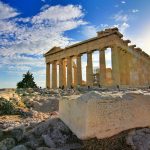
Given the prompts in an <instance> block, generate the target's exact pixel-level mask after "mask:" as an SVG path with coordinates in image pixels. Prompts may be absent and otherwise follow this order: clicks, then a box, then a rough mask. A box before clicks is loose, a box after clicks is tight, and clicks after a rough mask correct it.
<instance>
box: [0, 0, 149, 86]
mask: <svg viewBox="0 0 150 150" xmlns="http://www.w3.org/2000/svg"><path fill="white" fill-rule="evenodd" d="M114 26H117V27H118V28H119V29H120V32H122V33H123V34H124V38H125V39H127V38H128V39H130V40H131V41H132V44H136V45H137V47H141V48H142V49H143V50H144V51H145V52H147V53H148V54H150V48H149V47H150V1H149V0H143V1H141V0H107V1H106V0H0V88H6V87H15V86H16V83H17V82H19V81H20V80H21V78H22V74H23V73H25V72H26V71H28V70H30V71H31V72H32V73H33V74H34V77H35V80H36V82H37V84H38V85H39V86H42V87H44V86H45V62H44V58H43V54H44V53H45V52H46V51H48V50H49V49H50V48H52V47H53V46H61V47H65V46H67V45H69V44H72V43H74V42H78V41H82V40H85V39H88V38H91V37H94V36H96V32H97V31H99V30H103V29H104V28H109V27H114ZM96 56H97V54H96V53H95V55H93V57H94V60H95V65H96V61H97V59H96ZM83 61H84V59H83Z"/></svg>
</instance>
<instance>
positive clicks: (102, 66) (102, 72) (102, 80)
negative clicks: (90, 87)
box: [99, 50, 106, 85]
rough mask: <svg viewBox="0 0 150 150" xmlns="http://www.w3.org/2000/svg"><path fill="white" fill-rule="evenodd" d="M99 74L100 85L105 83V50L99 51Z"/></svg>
mask: <svg viewBox="0 0 150 150" xmlns="http://www.w3.org/2000/svg"><path fill="white" fill-rule="evenodd" d="M99 63H100V65H99V66H100V69H99V71H100V72H99V75H100V80H99V81H100V85H105V83H106V62H105V50H100V51H99Z"/></svg>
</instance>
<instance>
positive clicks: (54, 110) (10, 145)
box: [0, 87, 150, 150]
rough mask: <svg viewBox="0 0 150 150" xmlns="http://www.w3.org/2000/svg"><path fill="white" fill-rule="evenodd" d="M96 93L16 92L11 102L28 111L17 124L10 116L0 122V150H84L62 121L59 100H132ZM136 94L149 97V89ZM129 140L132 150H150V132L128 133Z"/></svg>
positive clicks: (105, 91) (117, 93) (110, 92)
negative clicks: (24, 107) (21, 103)
mask: <svg viewBox="0 0 150 150" xmlns="http://www.w3.org/2000/svg"><path fill="white" fill-rule="evenodd" d="M85 89H86V90H85ZM94 90H95V91H92V89H87V88H84V87H82V88H80V89H77V90H76V89H65V90H61V89H56V90H53V89H51V90H48V89H27V90H22V89H20V90H17V91H16V93H15V92H14V94H13V97H10V100H12V101H14V102H19V101H23V102H24V103H25V105H26V106H27V108H28V111H27V112H26V113H25V114H26V115H23V116H22V117H21V118H20V120H16V121H14V120H11V119H10V118H11V117H10V116H3V117H2V120H0V150H85V149H84V148H83V147H84V145H83V142H82V141H81V140H79V139H78V138H77V137H76V136H75V135H74V134H73V133H72V132H71V131H70V129H69V128H68V127H67V126H66V125H65V124H64V123H63V122H62V121H61V120H60V119H59V113H58V109H59V106H58V103H59V100H60V99H61V98H62V97H64V98H68V99H71V97H72V98H77V97H78V98H80V99H83V100H86V99H89V98H90V99H91V100H94V99H99V97H103V98H106V99H112V98H114V99H116V100H117V99H120V98H122V95H123V96H124V97H123V99H128V100H132V96H131V95H130V91H131V90H130V89H129V90H123V89H120V91H116V90H108V89H104V88H101V89H100V88H95V89H94ZM134 92H135V93H136V94H137V93H138V94H144V95H149V93H150V91H149V90H147V89H145V90H137V89H136V90H135V91H134ZM122 93H126V94H122ZM132 93H133V91H132ZM15 94H16V95H17V94H18V96H16V95H15ZM10 95H11V94H10ZM11 96H12V95H11ZM0 97H1V95H0ZM6 97H7V95H6ZM23 113H24V112H23ZM126 139H127V144H128V145H131V146H132V149H133V150H148V149H150V129H149V128H144V129H134V130H132V132H131V133H130V132H129V134H128V136H127V137H126ZM89 149H90V148H89ZM86 150H87V149H86ZM91 150H92V149H91Z"/></svg>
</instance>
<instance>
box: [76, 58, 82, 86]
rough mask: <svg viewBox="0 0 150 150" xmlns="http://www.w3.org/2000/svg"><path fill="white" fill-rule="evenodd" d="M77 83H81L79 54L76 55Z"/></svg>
mask: <svg viewBox="0 0 150 150" xmlns="http://www.w3.org/2000/svg"><path fill="white" fill-rule="evenodd" d="M77 85H82V67H81V55H78V56H77Z"/></svg>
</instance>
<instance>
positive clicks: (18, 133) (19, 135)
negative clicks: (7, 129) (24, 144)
mask: <svg viewBox="0 0 150 150" xmlns="http://www.w3.org/2000/svg"><path fill="white" fill-rule="evenodd" d="M24 132H25V127H24V126H20V127H17V128H14V129H13V130H12V131H11V134H12V136H13V138H15V139H16V140H17V141H18V142H19V141H21V140H22V139H23V137H24Z"/></svg>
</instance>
